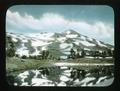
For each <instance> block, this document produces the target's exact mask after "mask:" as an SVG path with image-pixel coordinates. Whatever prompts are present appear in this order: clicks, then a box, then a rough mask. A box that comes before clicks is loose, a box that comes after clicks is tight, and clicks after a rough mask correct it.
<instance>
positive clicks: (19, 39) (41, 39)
mask: <svg viewBox="0 0 120 91" xmlns="http://www.w3.org/2000/svg"><path fill="white" fill-rule="evenodd" d="M9 37H11V38H12V42H13V43H14V44H15V48H16V54H18V55H19V56H23V55H26V56H36V55H40V53H41V52H42V51H43V50H48V51H49V52H50V53H51V54H52V55H54V56H55V57H56V58H58V57H61V58H66V57H67V55H69V54H70V49H71V48H73V49H74V51H76V52H77V49H79V50H81V49H84V50H86V51H94V50H99V51H100V50H106V49H113V46H112V45H110V44H106V43H104V42H102V41H98V40H96V39H93V38H89V37H87V36H84V35H81V34H80V33H78V32H76V31H74V30H67V31H64V32H61V33H52V32H51V33H48V32H41V33H23V34H20V33H10V32H7V33H6V42H7V43H6V48H8V43H9V40H8V38H9Z"/></svg>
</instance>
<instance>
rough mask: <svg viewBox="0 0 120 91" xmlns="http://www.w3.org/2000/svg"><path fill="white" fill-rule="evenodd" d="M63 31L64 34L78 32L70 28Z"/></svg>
mask: <svg viewBox="0 0 120 91" xmlns="http://www.w3.org/2000/svg"><path fill="white" fill-rule="evenodd" d="M64 33H66V34H77V35H78V34H79V33H78V32H76V31H75V30H72V29H69V30H66V31H65V32H64Z"/></svg>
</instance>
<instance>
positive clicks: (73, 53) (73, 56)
mask: <svg viewBox="0 0 120 91" xmlns="http://www.w3.org/2000/svg"><path fill="white" fill-rule="evenodd" d="M70 53H71V54H70V56H71V58H72V59H75V51H74V50H73V49H71V50H70Z"/></svg>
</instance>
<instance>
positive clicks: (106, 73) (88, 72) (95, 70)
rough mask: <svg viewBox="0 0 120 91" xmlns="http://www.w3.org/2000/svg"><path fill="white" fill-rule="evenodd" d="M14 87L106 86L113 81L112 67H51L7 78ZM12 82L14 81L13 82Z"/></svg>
mask: <svg viewBox="0 0 120 91" xmlns="http://www.w3.org/2000/svg"><path fill="white" fill-rule="evenodd" d="M7 79H8V83H9V84H13V85H16V86H107V85H110V84H111V83H112V81H113V79H114V68H113V66H94V67H93V66H92V67H89V68H87V67H85V66H81V67H79V66H75V67H67V66H61V67H60V66H53V67H40V68H38V69H37V70H28V71H24V72H22V73H20V74H18V75H17V76H16V77H12V76H8V77H7ZM13 80H14V81H13Z"/></svg>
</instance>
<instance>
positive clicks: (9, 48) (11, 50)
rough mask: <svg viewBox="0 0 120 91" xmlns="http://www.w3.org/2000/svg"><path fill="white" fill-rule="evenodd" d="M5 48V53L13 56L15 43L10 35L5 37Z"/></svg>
mask: <svg viewBox="0 0 120 91" xmlns="http://www.w3.org/2000/svg"><path fill="white" fill-rule="evenodd" d="M7 39H8V40H7V42H8V43H7V50H6V54H7V56H8V57H14V56H15V45H14V43H13V41H12V38H11V37H7Z"/></svg>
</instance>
